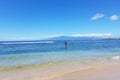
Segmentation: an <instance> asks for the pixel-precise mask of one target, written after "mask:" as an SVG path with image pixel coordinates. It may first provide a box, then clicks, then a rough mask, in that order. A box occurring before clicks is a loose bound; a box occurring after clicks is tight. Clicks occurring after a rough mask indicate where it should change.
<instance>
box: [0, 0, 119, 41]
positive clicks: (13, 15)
mask: <svg viewBox="0 0 120 80" xmlns="http://www.w3.org/2000/svg"><path fill="white" fill-rule="evenodd" d="M119 18H120V0H0V40H12V39H13V40H15V39H16V40H17V39H41V38H45V37H48V36H53V35H89V34H96V35H97V34H98V35H102V34H103V35H105V34H111V35H113V36H116V35H118V36H119V35H120V19H119Z"/></svg>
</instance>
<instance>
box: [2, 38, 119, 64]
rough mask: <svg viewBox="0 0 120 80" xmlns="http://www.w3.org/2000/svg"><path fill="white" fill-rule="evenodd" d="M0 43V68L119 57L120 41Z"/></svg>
mask: <svg viewBox="0 0 120 80" xmlns="http://www.w3.org/2000/svg"><path fill="white" fill-rule="evenodd" d="M64 42H65V41H60V40H59V41H1V42H0V66H19V65H31V64H42V63H48V62H58V61H71V60H86V59H94V58H105V57H113V56H120V40H80V41H79V40H74V41H72V40H69V41H67V44H68V45H67V48H65V46H64Z"/></svg>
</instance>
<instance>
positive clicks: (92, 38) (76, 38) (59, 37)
mask: <svg viewBox="0 0 120 80" xmlns="http://www.w3.org/2000/svg"><path fill="white" fill-rule="evenodd" d="M98 39H102V38H98V37H72V36H57V37H51V38H48V39H46V40H98Z"/></svg>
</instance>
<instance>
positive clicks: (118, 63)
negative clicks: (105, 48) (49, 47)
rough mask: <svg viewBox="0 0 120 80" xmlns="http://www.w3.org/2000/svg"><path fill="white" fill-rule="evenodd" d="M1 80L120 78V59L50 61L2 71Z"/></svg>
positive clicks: (100, 79) (0, 73)
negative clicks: (44, 63) (41, 64)
mask: <svg viewBox="0 0 120 80" xmlns="http://www.w3.org/2000/svg"><path fill="white" fill-rule="evenodd" d="M0 79H1V80H120V60H102V61H94V62H93V61H85V62H79V61H73V62H60V63H49V64H47V65H44V66H42V67H40V66H37V67H35V66H34V67H32V68H31V67H28V68H22V67H21V68H20V67H19V68H17V69H13V70H5V71H0Z"/></svg>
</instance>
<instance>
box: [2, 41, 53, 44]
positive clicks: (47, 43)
mask: <svg viewBox="0 0 120 80" xmlns="http://www.w3.org/2000/svg"><path fill="white" fill-rule="evenodd" d="M44 43H47V44H48V43H54V42H53V41H43V42H6V43H1V44H44Z"/></svg>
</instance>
